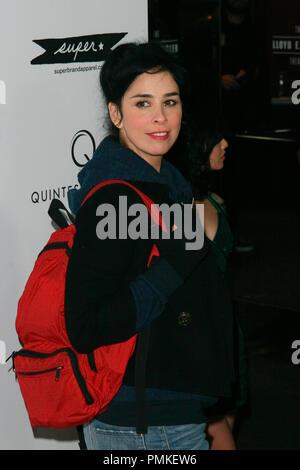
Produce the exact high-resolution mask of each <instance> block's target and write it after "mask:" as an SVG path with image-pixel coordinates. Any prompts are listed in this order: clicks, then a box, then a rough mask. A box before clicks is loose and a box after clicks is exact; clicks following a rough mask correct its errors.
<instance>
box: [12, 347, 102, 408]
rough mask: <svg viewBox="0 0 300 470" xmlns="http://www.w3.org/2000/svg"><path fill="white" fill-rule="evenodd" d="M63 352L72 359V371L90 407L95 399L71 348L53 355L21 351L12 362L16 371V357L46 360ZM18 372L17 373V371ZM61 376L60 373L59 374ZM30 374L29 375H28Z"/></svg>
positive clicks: (13, 356)
mask: <svg viewBox="0 0 300 470" xmlns="http://www.w3.org/2000/svg"><path fill="white" fill-rule="evenodd" d="M61 352H66V353H67V354H68V356H69V359H70V363H71V367H72V370H73V373H74V376H75V379H76V381H77V383H78V386H79V388H80V390H81V393H82V395H83V396H84V399H85V401H86V403H87V404H88V405H91V404H92V403H94V399H93V397H92V396H91V395H90V393H89V391H88V389H87V386H86V383H85V380H84V378H83V376H82V374H81V372H80V369H79V364H78V359H77V357H76V354H75V353H74V351H72V349H70V348H61V349H57V350H56V351H54V352H52V353H41V352H37V351H32V350H30V349H21V350H20V351H17V352H13V353H12V361H13V370H14V371H15V367H14V358H15V357H16V356H23V357H32V358H36V359H46V358H48V357H51V356H55V355H56V354H59V353H61ZM55 370H56V368H55ZM15 372H16V371H15ZM57 373H59V374H60V371H59V372H57ZM28 374H29V373H28Z"/></svg>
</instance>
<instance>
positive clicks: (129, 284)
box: [65, 184, 183, 353]
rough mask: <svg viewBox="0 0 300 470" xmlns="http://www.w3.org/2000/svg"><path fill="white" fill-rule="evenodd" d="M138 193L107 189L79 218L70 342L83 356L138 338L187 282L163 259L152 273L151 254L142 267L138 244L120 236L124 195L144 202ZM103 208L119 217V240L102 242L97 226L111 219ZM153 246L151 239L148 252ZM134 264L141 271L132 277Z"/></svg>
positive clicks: (68, 302) (68, 298)
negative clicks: (137, 255) (149, 274)
mask: <svg viewBox="0 0 300 470" xmlns="http://www.w3.org/2000/svg"><path fill="white" fill-rule="evenodd" d="M132 192H133V191H132V189H129V188H127V187H124V185H116V184H115V185H113V188H112V186H107V187H104V188H101V190H99V191H98V192H97V193H96V194H94V195H93V196H92V197H91V198H90V199H89V200H88V201H87V202H86V203H85V205H84V207H83V208H82V209H80V210H79V212H78V215H77V219H76V229H77V232H76V235H75V239H74V245H73V248H72V252H71V256H70V260H69V264H68V269H67V277H66V294H65V317H66V329H67V334H68V337H69V339H70V342H71V344H72V346H73V347H74V348H75V349H76V350H77V351H78V352H80V353H88V352H90V351H92V350H93V349H96V348H97V347H99V346H102V345H105V344H113V343H117V342H121V341H125V340H126V339H128V338H130V337H131V336H133V335H134V334H135V333H136V332H137V331H138V330H139V329H141V328H143V327H144V326H145V325H146V324H147V323H149V322H150V321H152V320H153V319H154V318H156V317H157V316H158V315H159V314H161V313H162V311H163V310H164V307H165V304H166V302H167V298H168V296H169V295H170V294H171V293H173V292H174V291H175V290H176V289H177V288H178V287H179V285H181V284H182V282H183V280H182V279H181V278H180V277H179V276H178V275H177V273H176V271H175V270H174V269H173V268H172V267H171V266H170V265H169V264H168V263H167V262H165V261H164V260H163V259H160V258H159V259H156V260H155V261H154V262H152V263H151V265H150V267H149V269H147V268H146V263H145V260H146V259H147V256H148V255H149V254H150V251H149V253H145V259H144V260H141V263H140V265H139V264H138V261H137V260H136V259H135V250H136V246H137V242H138V241H137V240H134V239H132V238H130V237H125V238H124V239H121V238H118V236H117V235H118V229H119V225H118V221H119V196H121V195H123V196H126V197H127V199H128V205H129V203H136V202H141V201H140V199H138V196H137V195H136V194H134V196H133V195H132ZM101 204H109V205H110V208H111V211H112V213H111V214H114V215H115V222H116V226H115V228H116V237H115V238H114V237H113V238H112V237H110V238H106V239H102V240H100V239H99V238H98V235H97V230H96V228H97V226H98V224H99V222H103V221H104V217H105V216H104V215H103V216H97V214H96V212H97V209H98V207H99V206H100V205H101ZM107 220H108V219H107ZM129 222H130V218H129V217H128V223H129ZM112 223H114V220H113V219H112ZM102 227H103V225H102ZM110 235H111V234H110ZM149 246H150V245H149V242H148V243H146V241H145V250H146V249H147V250H149ZM133 262H135V266H136V273H135V275H134V276H133V277H130V276H129V275H128V272H129V270H130V267H131V266H132V264H133ZM146 271H147V272H148V271H149V272H152V271H153V276H154V277H155V278H156V279H157V280H159V279H160V280H161V281H160V282H159V281H157V283H156V284H157V285H154V284H153V283H152V282H151V280H150V281H149V280H148V279H147V278H145V277H144V276H143V274H144V273H145V272H146ZM166 279H168V283H167V285H166V281H165V280H166ZM157 286H158V287H157Z"/></svg>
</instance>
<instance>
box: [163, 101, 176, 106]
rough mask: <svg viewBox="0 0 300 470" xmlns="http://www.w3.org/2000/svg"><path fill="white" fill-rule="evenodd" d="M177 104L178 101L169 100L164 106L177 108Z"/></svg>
mask: <svg viewBox="0 0 300 470" xmlns="http://www.w3.org/2000/svg"><path fill="white" fill-rule="evenodd" d="M176 103H177V101H175V100H167V101H165V102H164V105H165V106H175V104H176Z"/></svg>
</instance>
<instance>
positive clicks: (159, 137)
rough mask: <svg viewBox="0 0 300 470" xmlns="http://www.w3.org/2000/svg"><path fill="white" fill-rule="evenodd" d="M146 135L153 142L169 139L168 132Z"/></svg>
mask: <svg viewBox="0 0 300 470" xmlns="http://www.w3.org/2000/svg"><path fill="white" fill-rule="evenodd" d="M147 135H148V136H149V137H151V138H152V139H155V140H166V139H167V138H168V137H169V132H168V131H161V132H149V133H148V134H147Z"/></svg>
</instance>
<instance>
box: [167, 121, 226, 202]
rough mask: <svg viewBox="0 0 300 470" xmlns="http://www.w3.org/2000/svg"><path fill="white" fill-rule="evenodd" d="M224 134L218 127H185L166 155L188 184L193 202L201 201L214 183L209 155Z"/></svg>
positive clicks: (199, 125) (190, 125)
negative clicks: (175, 143)
mask: <svg viewBox="0 0 300 470" xmlns="http://www.w3.org/2000/svg"><path fill="white" fill-rule="evenodd" d="M223 136H224V133H223V131H222V129H221V128H220V127H218V126H216V127H215V126H214V127H210V128H209V127H206V128H205V127H202V128H201V124H198V125H197V127H196V126H195V124H194V125H193V124H191V123H190V124H189V125H185V126H184V129H183V132H182V134H181V139H180V140H179V141H178V143H177V145H176V146H174V149H171V151H170V152H169V154H168V155H167V158H168V160H169V161H170V162H171V163H172V164H173V165H174V166H176V167H177V168H178V169H179V171H181V173H182V174H183V175H184V177H185V178H186V180H187V181H188V182H189V184H190V186H191V188H192V191H193V195H194V198H195V200H199V201H201V200H203V199H204V198H205V197H206V196H207V194H208V193H209V191H210V190H211V189H212V185H213V183H214V176H215V175H214V173H215V172H213V171H212V169H211V167H210V162H209V155H210V153H211V151H212V150H213V148H214V147H215V145H217V144H218V143H219V142H220V141H221V140H222V138H223Z"/></svg>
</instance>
